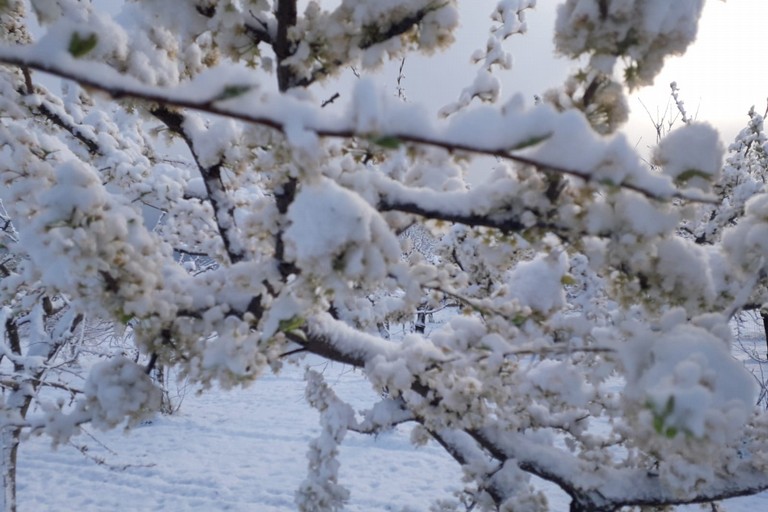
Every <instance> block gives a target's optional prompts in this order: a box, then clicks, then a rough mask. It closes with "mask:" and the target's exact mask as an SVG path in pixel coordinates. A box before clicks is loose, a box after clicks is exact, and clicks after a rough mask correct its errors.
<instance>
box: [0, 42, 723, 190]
mask: <svg viewBox="0 0 768 512" xmlns="http://www.w3.org/2000/svg"><path fill="white" fill-rule="evenodd" d="M9 50H10V51H9ZM15 52H18V53H19V54H16V53H15ZM21 53H22V51H21V49H18V50H17V49H10V48H8V47H5V48H3V47H0V62H4V63H6V64H11V65H17V66H28V67H30V68H32V69H37V70H39V71H44V72H46V73H50V74H53V75H56V76H58V77H61V78H65V79H68V80H73V81H76V82H78V83H80V84H81V85H83V86H85V87H90V88H92V89H96V90H99V91H102V92H104V93H106V94H109V95H110V96H112V97H113V98H115V99H121V98H133V99H137V100H143V101H147V102H150V103H158V104H160V105H164V106H165V107H169V106H172V107H177V108H188V109H192V110H197V111H200V112H205V113H208V114H215V115H220V116H224V117H228V118H230V119H235V120H238V121H242V122H246V123H252V124H257V125H261V126H265V127H268V128H272V129H274V130H277V131H280V132H282V133H285V132H286V129H287V128H286V122H285V121H283V120H281V119H277V118H275V117H274V115H266V114H258V113H249V112H244V111H243V110H242V109H234V108H227V107H226V106H225V105H224V104H223V102H222V101H221V100H222V98H221V96H220V95H216V96H214V97H212V98H209V99H204V100H199V99H189V98H188V97H184V96H183V95H178V96H175V97H174V96H173V91H172V90H168V89H162V88H159V87H150V86H144V85H137V84H130V81H126V80H122V83H121V81H119V80H117V79H115V80H109V82H110V83H104V82H101V81H99V80H98V79H95V78H93V77H92V76H89V74H87V73H85V72H77V71H74V70H72V69H69V68H67V67H65V66H63V65H60V64H58V63H55V62H48V61H45V60H42V59H39V60H38V59H37V58H31V57H23V56H21V55H20V54H21ZM282 68H285V67H284V66H283V67H282ZM284 73H288V72H284ZM117 76H119V75H117ZM286 76H287V75H286ZM113 78H115V77H113ZM286 79H287V78H284V79H283V80H286ZM126 82H127V83H126ZM129 84H130V85H129ZM155 108H157V107H155ZM294 128H295V127H294ZM302 128H303V129H304V130H305V131H309V132H313V133H315V134H316V135H318V136H320V137H333V138H345V139H351V138H356V137H360V138H369V137H370V136H371V134H370V133H360V132H358V131H355V130H354V129H351V128H328V127H323V126H313V125H312V124H311V123H309V124H305V125H304V126H303V127H302ZM375 135H376V136H377V138H384V137H385V138H386V139H391V140H397V141H399V142H401V143H412V144H419V145H424V146H432V147H436V148H442V149H445V150H447V151H451V152H464V153H472V154H476V155H485V156H492V157H496V158H499V159H502V160H509V161H512V162H517V163H519V164H523V165H529V166H531V167H534V168H536V169H539V170H540V171H548V172H555V173H558V174H562V175H564V176H572V177H574V178H579V179H581V180H583V181H585V182H587V183H593V182H595V181H597V180H601V182H602V180H603V179H604V177H597V176H594V175H593V174H592V172H590V171H587V170H583V169H575V168H569V167H565V166H561V165H551V164H548V163H546V162H541V161H538V160H536V159H535V158H530V157H527V156H524V155H522V154H519V153H515V152H514V151H512V150H510V149H509V148H507V147H503V148H502V147H499V148H488V147H478V146H476V145H472V144H468V143H463V142H460V141H456V140H443V139H440V138H438V137H436V136H432V135H418V134H413V133H409V132H407V131H402V132H401V131H396V130H393V131H390V132H387V133H377V134H375ZM612 185H613V186H617V187H620V188H622V189H625V190H631V191H634V192H637V193H640V194H642V195H644V196H646V197H649V198H652V199H659V200H668V199H671V198H677V199H684V200H689V201H696V202H706V203H710V202H713V201H711V200H707V199H704V198H702V197H700V196H698V195H697V196H689V195H687V194H686V193H684V192H681V191H678V190H675V191H670V192H669V193H663V194H660V193H659V192H657V191H654V190H652V189H649V188H646V187H643V186H641V185H635V184H632V183H626V182H622V183H613V184H612Z"/></svg>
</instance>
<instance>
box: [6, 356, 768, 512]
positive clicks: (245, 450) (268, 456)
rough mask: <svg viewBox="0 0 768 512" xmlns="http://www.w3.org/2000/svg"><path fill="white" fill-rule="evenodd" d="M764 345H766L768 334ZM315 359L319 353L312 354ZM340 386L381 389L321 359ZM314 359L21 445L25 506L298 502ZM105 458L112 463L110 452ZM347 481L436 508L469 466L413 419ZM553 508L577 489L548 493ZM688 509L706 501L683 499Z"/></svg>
mask: <svg viewBox="0 0 768 512" xmlns="http://www.w3.org/2000/svg"><path fill="white" fill-rule="evenodd" d="M755 343H759V345H757V347H758V348H759V350H760V353H764V348H763V345H762V343H763V342H762V341H759V342H758V341H755ZM305 363H312V360H308V361H305ZM313 366H314V368H315V369H317V370H322V371H323V372H324V375H325V377H326V379H327V380H328V381H329V382H331V383H333V384H334V388H335V389H336V391H337V393H338V394H339V396H341V397H342V398H344V399H346V400H348V401H350V402H351V403H352V404H353V406H356V407H359V408H362V406H363V405H364V404H366V403H370V400H371V398H375V397H373V395H372V391H371V390H370V388H369V386H368V385H367V383H366V382H365V381H364V380H363V378H362V376H361V375H360V374H359V373H357V372H354V371H351V370H350V369H349V368H348V367H344V366H342V365H338V364H328V365H324V364H319V363H317V362H316V363H315V364H314V365H313ZM303 371H304V370H303V367H296V366H286V368H284V370H283V371H282V372H281V373H280V374H279V375H277V376H275V375H267V376H265V377H264V378H262V379H261V380H259V381H257V382H256V383H255V384H253V385H252V386H251V387H249V388H247V389H235V390H229V391H223V390H219V389H211V390H209V391H206V392H205V393H203V394H200V395H197V394H195V393H194V391H193V390H189V391H187V393H186V395H185V397H184V401H183V403H182V406H181V408H180V410H179V412H178V413H176V414H175V415H173V416H163V417H158V418H156V419H155V420H153V421H152V422H151V423H149V424H146V425H142V426H140V427H138V428H135V429H133V430H131V431H129V432H123V431H112V432H96V433H94V432H92V434H93V436H94V437H92V438H91V437H89V436H88V435H85V436H80V437H78V438H76V439H75V441H74V445H77V446H86V447H87V451H86V453H85V454H84V453H82V452H81V451H80V450H78V449H77V446H61V447H59V448H58V449H57V450H55V451H52V450H51V447H50V441H49V440H48V439H46V438H31V439H29V440H26V441H24V442H23V443H22V446H21V450H20V453H19V474H18V481H19V488H18V497H19V506H20V507H19V508H20V510H21V511H23V512H31V511H35V512H37V511H48V510H50V511H78V512H88V511H112V510H115V511H154V510H163V511H179V512H183V511H219V510H221V511H260V512H261V511H263V512H278V511H280V512H286V511H291V510H295V509H296V506H295V504H294V498H293V496H294V491H295V490H296V489H297V488H298V487H299V484H300V483H301V481H302V480H303V479H304V477H305V475H306V464H307V459H306V457H305V454H306V452H307V445H308V441H309V440H310V439H311V438H312V437H313V436H315V435H317V433H318V432H319V427H318V415H317V413H316V411H314V410H312V409H310V408H309V407H308V406H307V405H306V403H305V401H304V381H303ZM100 461H101V462H100ZM341 462H342V469H341V480H342V483H343V484H344V485H346V486H347V487H348V488H349V489H350V491H351V499H350V501H349V503H348V505H347V507H346V510H349V511H360V512H364V511H365V512H368V511H371V512H373V511H407V512H416V511H426V510H428V509H429V507H430V504H432V503H433V502H434V501H435V500H436V499H439V498H449V497H451V494H452V492H453V491H455V490H457V489H460V488H461V471H460V470H459V468H458V466H457V464H456V463H455V462H454V461H453V460H452V459H450V458H449V457H448V456H447V455H446V454H445V453H444V452H443V451H442V450H441V449H440V448H439V447H438V446H436V445H427V446H425V447H420V448H414V447H413V446H412V445H411V444H410V442H409V428H407V427H401V428H398V429H397V430H395V431H393V432H390V433H386V434H382V435H379V436H378V437H372V436H362V435H358V434H355V433H351V432H350V433H348V434H347V438H346V439H345V442H344V444H343V447H342V452H341ZM548 496H549V500H550V505H551V509H552V510H553V511H565V510H567V509H568V499H567V497H566V496H565V495H563V494H562V493H558V492H556V491H555V490H554V489H552V490H551V492H548ZM723 505H724V510H727V511H729V512H757V511H761V510H768V493H763V494H761V495H759V496H755V497H748V498H740V499H735V500H730V501H727V502H725V503H724V504H723ZM680 510H686V511H689V510H690V511H692V510H701V508H700V507H680Z"/></svg>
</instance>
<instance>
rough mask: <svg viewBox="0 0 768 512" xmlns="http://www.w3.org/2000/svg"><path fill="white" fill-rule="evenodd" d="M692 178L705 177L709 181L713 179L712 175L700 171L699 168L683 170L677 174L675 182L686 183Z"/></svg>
mask: <svg viewBox="0 0 768 512" xmlns="http://www.w3.org/2000/svg"><path fill="white" fill-rule="evenodd" d="M692 178H704V179H705V180H707V181H709V180H710V179H712V175H711V174H709V173H706V172H704V171H699V170H698V169H688V170H687V171H684V172H681V173H680V174H678V175H677V177H676V178H675V183H685V182H687V181H688V180H690V179H692Z"/></svg>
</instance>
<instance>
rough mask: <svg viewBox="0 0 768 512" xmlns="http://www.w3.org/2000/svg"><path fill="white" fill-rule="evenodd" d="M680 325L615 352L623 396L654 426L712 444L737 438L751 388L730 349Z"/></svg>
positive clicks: (697, 329)
mask: <svg viewBox="0 0 768 512" xmlns="http://www.w3.org/2000/svg"><path fill="white" fill-rule="evenodd" d="M672 316H675V317H678V318H677V320H674V319H671V320H669V321H667V322H666V323H675V322H679V323H677V324H676V325H674V326H666V325H663V327H667V329H665V330H664V331H663V332H652V331H647V332H645V333H640V334H639V335H638V336H637V337H636V338H635V339H633V340H631V341H630V342H629V343H628V344H627V345H626V346H624V347H623V348H622V349H621V350H620V355H621V358H622V361H623V363H624V365H625V367H626V370H627V387H626V390H625V393H626V397H627V398H630V399H631V401H633V402H634V403H637V404H639V405H640V406H641V407H645V408H649V409H650V411H651V414H652V416H653V418H655V419H654V425H653V427H654V428H655V429H656V430H657V431H659V432H660V433H666V435H670V436H674V434H675V432H684V433H687V434H689V435H692V436H695V437H697V438H707V439H710V440H713V441H715V442H722V440H724V439H725V440H727V439H732V438H733V437H734V436H738V435H739V432H740V431H741V428H742V427H743V426H744V424H745V422H746V421H747V419H748V417H749V414H750V411H751V410H752V406H753V404H754V403H755V383H754V379H753V378H752V376H751V375H750V374H749V373H748V372H747V370H746V369H745V368H744V366H743V365H742V364H741V363H740V362H738V361H737V360H735V359H734V358H733V357H732V356H731V354H730V351H729V345H728V343H726V342H725V341H723V340H722V339H720V338H718V337H717V336H715V335H714V334H713V333H711V332H710V331H709V330H705V329H703V328H701V327H698V326H695V325H691V324H687V323H685V322H684V318H685V313H684V311H683V310H681V309H677V310H673V311H671V312H670V313H668V314H667V315H666V318H668V319H670V318H671V317H672Z"/></svg>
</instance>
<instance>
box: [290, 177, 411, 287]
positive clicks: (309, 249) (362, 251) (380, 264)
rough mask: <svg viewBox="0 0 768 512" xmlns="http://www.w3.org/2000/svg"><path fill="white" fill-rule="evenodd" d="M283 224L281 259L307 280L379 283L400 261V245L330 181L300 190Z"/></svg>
mask: <svg viewBox="0 0 768 512" xmlns="http://www.w3.org/2000/svg"><path fill="white" fill-rule="evenodd" d="M288 220H289V222H290V225H289V226H288V227H287V228H286V230H285V241H286V255H287V256H288V257H290V258H292V259H294V260H295V261H296V264H297V265H298V266H299V267H300V268H302V269H304V270H306V271H308V272H310V273H312V274H315V275H320V276H323V275H329V274H331V273H333V272H334V271H344V272H345V274H346V275H347V276H348V277H350V278H352V279H382V278H384V277H385V276H386V273H387V267H388V266H389V265H391V264H394V263H397V262H399V260H400V243H399V242H398V240H397V237H396V236H395V235H394V234H393V233H392V232H391V231H390V230H389V228H388V226H387V224H386V222H385V221H384V219H383V218H382V217H381V215H380V214H379V213H378V212H377V211H376V210H374V209H373V208H372V207H371V206H370V205H369V204H368V203H366V202H365V201H363V200H362V199H360V198H359V197H358V196H357V195H356V194H355V193H354V192H351V191H349V190H346V189H344V188H342V187H340V186H338V185H336V184H335V183H334V182H332V181H330V180H327V179H320V180H318V181H317V182H316V183H313V184H307V185H304V186H303V187H302V189H301V190H300V191H299V193H298V195H297V196H296V199H295V201H294V202H293V204H291V207H290V208H289V210H288Z"/></svg>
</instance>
